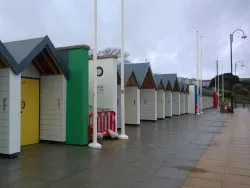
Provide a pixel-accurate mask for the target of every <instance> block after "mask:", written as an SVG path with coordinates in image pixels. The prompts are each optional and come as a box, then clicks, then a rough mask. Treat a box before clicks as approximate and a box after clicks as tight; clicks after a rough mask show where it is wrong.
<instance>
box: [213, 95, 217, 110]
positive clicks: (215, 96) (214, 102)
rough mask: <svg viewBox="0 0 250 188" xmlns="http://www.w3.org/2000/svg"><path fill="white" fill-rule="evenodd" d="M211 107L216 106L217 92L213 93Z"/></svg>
mask: <svg viewBox="0 0 250 188" xmlns="http://www.w3.org/2000/svg"><path fill="white" fill-rule="evenodd" d="M213 107H214V108H218V95H217V92H214V93H213Z"/></svg>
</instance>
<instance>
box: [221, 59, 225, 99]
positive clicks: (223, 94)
mask: <svg viewBox="0 0 250 188" xmlns="http://www.w3.org/2000/svg"><path fill="white" fill-rule="evenodd" d="M221 66H222V101H223V103H224V72H223V63H222V64H221Z"/></svg>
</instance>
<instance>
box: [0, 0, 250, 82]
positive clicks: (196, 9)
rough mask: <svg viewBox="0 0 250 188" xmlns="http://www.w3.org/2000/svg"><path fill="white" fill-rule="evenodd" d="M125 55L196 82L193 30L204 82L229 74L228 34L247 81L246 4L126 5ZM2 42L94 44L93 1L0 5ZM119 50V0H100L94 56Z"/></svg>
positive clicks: (184, 0)
mask: <svg viewBox="0 0 250 188" xmlns="http://www.w3.org/2000/svg"><path fill="white" fill-rule="evenodd" d="M124 1H125V49H126V51H128V52H129V53H130V60H131V61H132V62H144V61H145V59H148V60H149V61H150V62H151V65H152V69H153V71H154V72H156V73H178V76H182V77H196V57H197V56H196V30H199V33H200V35H202V36H203V78H204V79H207V78H211V77H212V76H214V74H215V61H216V59H217V57H218V60H219V63H220V68H221V66H222V64H223V66H224V71H225V72H229V71H230V56H229V55H230V51H229V34H230V33H231V32H232V31H233V30H234V29H237V28H241V29H243V30H244V31H245V33H246V35H249V38H248V39H246V40H242V39H241V38H240V36H241V33H235V35H234V43H233V61H234V62H235V61H241V60H242V61H244V64H245V65H246V66H245V67H239V66H238V69H237V73H238V75H239V76H240V77H250V26H249V24H250V21H249V20H250V1H249V0H174V1H171V0H124ZM0 26H1V27H0V40H2V41H3V42H6V41H14V40H20V39H28V38H35V37H41V36H45V35H48V36H49V37H50V39H51V40H52V42H53V43H54V45H55V46H56V47H59V46H67V45H76V44H87V45H90V46H92V44H93V29H94V28H93V0H42V1H40V0H0ZM105 47H120V0H98V50H100V49H103V48H105Z"/></svg>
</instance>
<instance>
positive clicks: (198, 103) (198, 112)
mask: <svg viewBox="0 0 250 188" xmlns="http://www.w3.org/2000/svg"><path fill="white" fill-rule="evenodd" d="M196 34H197V99H198V100H197V115H200V108H199V105H200V101H199V100H200V98H199V32H198V31H197V32H196Z"/></svg>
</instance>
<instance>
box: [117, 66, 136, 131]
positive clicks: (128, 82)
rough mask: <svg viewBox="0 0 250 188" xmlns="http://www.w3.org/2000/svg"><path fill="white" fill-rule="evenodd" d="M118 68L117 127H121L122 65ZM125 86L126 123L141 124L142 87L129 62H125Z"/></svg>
mask: <svg viewBox="0 0 250 188" xmlns="http://www.w3.org/2000/svg"><path fill="white" fill-rule="evenodd" d="M117 70H118V82H117V84H118V86H117V99H118V100H117V111H118V114H117V127H118V128H121V119H120V116H121V115H120V111H121V109H120V108H121V106H120V98H121V87H120V82H121V79H120V71H121V68H120V65H118V66H117ZM124 86H125V124H127V125H139V124H140V89H139V85H138V82H137V80H136V76H135V73H134V71H133V70H132V68H131V67H130V66H128V64H124Z"/></svg>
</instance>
